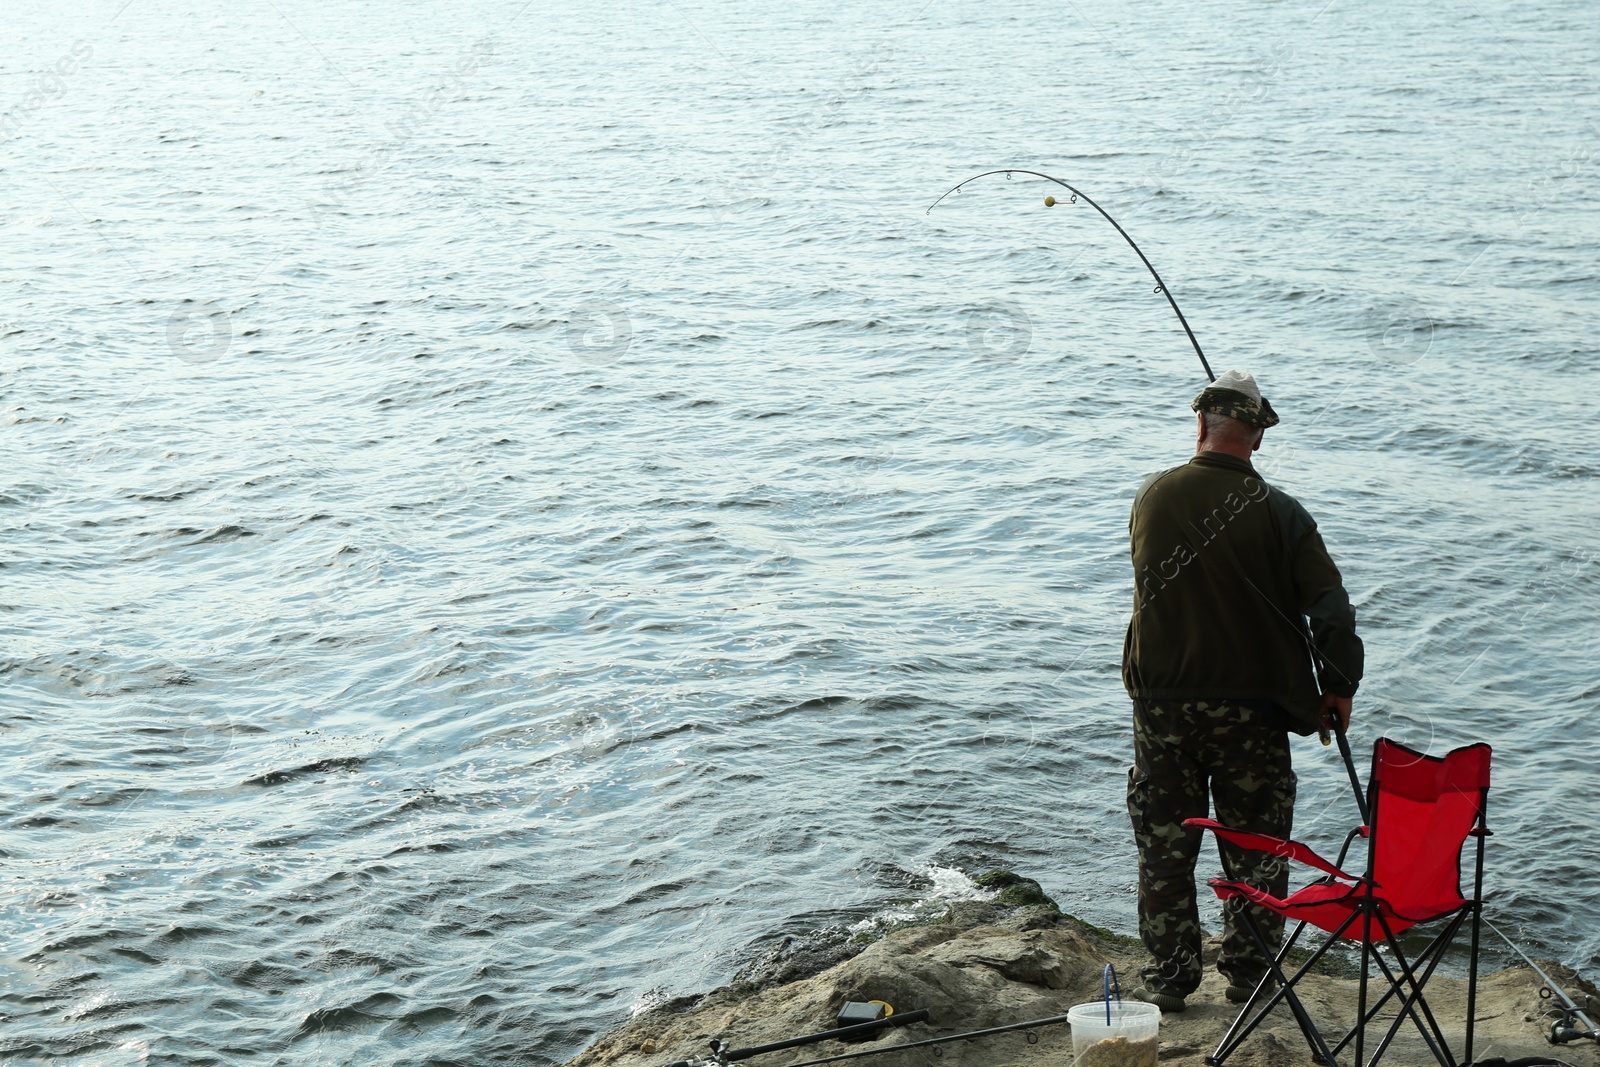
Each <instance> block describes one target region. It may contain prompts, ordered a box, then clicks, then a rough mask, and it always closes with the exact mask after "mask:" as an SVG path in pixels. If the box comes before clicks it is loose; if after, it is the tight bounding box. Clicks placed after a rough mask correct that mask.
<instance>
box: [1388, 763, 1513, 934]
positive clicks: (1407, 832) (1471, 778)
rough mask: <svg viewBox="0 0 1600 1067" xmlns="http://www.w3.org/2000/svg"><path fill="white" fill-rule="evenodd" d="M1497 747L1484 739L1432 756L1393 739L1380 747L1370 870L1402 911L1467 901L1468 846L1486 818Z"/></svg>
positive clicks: (1438, 908)
mask: <svg viewBox="0 0 1600 1067" xmlns="http://www.w3.org/2000/svg"><path fill="white" fill-rule="evenodd" d="M1490 752H1491V749H1490V748H1489V746H1488V745H1485V744H1481V743H1480V744H1476V745H1467V746H1466V747H1465V748H1458V749H1456V750H1455V751H1453V752H1451V753H1449V754H1448V755H1446V756H1443V757H1440V756H1428V755H1424V754H1423V753H1421V752H1418V751H1416V750H1414V749H1411V748H1408V747H1406V746H1405V745H1402V744H1400V743H1399V742H1398V741H1391V740H1389V739H1388V738H1387V737H1384V738H1380V739H1379V740H1378V743H1377V745H1376V746H1375V747H1374V748H1373V750H1372V777H1371V779H1370V780H1369V783H1368V788H1367V810H1368V811H1369V812H1370V813H1371V816H1372V823H1373V825H1372V828H1371V833H1372V839H1371V852H1370V861H1369V865H1368V873H1369V874H1370V875H1371V877H1372V878H1373V880H1374V881H1375V882H1376V883H1377V885H1378V887H1379V889H1378V892H1379V893H1380V894H1381V895H1382V896H1383V897H1384V898H1385V899H1386V900H1387V901H1388V902H1389V903H1390V904H1391V905H1392V906H1393V907H1394V908H1395V910H1396V911H1397V912H1398V913H1400V914H1401V915H1402V916H1405V915H1411V916H1415V917H1420V916H1421V915H1423V914H1424V913H1426V914H1428V915H1432V914H1438V913H1441V912H1443V911H1446V910H1448V909H1450V908H1454V907H1459V906H1460V905H1461V904H1462V902H1463V898H1462V896H1461V846H1462V844H1463V842H1465V841H1466V838H1467V834H1468V833H1470V832H1471V831H1472V828H1473V827H1474V826H1476V825H1480V824H1481V820H1482V818H1483V813H1484V804H1485V802H1486V799H1487V794H1488V790H1489V756H1490Z"/></svg>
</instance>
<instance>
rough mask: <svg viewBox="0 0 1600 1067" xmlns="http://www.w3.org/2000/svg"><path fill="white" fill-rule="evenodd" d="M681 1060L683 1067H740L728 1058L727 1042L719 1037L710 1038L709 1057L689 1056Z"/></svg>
mask: <svg viewBox="0 0 1600 1067" xmlns="http://www.w3.org/2000/svg"><path fill="white" fill-rule="evenodd" d="M681 1062H682V1064H683V1067H741V1065H740V1064H737V1063H734V1062H733V1061H732V1060H730V1059H728V1043H727V1042H726V1041H724V1040H722V1039H721V1038H720V1037H714V1038H712V1039H711V1055H710V1056H709V1057H706V1058H705V1059H694V1058H690V1059H687V1060H683V1061H681ZM673 1067H678V1064H673Z"/></svg>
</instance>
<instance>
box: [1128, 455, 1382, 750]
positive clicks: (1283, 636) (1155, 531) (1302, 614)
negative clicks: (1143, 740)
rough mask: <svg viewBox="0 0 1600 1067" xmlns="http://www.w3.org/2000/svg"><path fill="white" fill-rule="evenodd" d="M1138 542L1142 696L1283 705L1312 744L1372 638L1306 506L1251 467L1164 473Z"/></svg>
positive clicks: (1135, 532) (1136, 649)
mask: <svg viewBox="0 0 1600 1067" xmlns="http://www.w3.org/2000/svg"><path fill="white" fill-rule="evenodd" d="M1128 532H1129V536H1130V538H1131V539H1132V542H1133V571H1134V593H1133V618H1132V619H1131V620H1129V622H1128V635H1127V639H1126V640H1125V642H1124V643H1123V650H1122V681H1123V684H1124V685H1126V686H1127V688H1128V694H1129V695H1130V696H1132V697H1133V698H1134V699H1136V700H1179V699H1181V700H1208V699H1209V700H1230V701H1250V702H1267V701H1270V702H1272V703H1274V704H1276V705H1277V706H1278V707H1279V708H1281V709H1282V710H1283V711H1284V712H1285V713H1286V722H1285V725H1286V726H1288V727H1289V729H1291V730H1293V731H1295V732H1296V733H1300V734H1308V733H1311V732H1312V731H1313V730H1315V729H1316V728H1317V722H1318V717H1319V709H1320V706H1321V694H1322V692H1324V691H1329V692H1333V693H1337V694H1338V695H1339V696H1344V697H1349V696H1354V695H1355V692H1356V686H1357V684H1358V683H1359V682H1360V681H1361V670H1362V647H1361V638H1359V637H1357V636H1356V613H1355V608H1353V607H1352V606H1351V605H1350V598H1349V596H1347V595H1346V594H1345V591H1344V584H1343V581H1342V579H1341V578H1340V576H1339V568H1338V567H1336V566H1334V563H1333V559H1332V558H1331V557H1329V555H1328V550H1327V548H1326V547H1324V545H1323V543H1322V535H1321V534H1319V533H1317V524H1316V523H1315V522H1314V521H1312V518H1311V516H1310V515H1309V514H1307V512H1306V509H1305V508H1303V507H1301V506H1300V503H1299V501H1297V500H1295V499H1294V498H1293V497H1292V496H1289V495H1288V494H1287V493H1285V492H1283V491H1281V490H1278V489H1274V488H1272V487H1271V486H1269V485H1268V484H1267V483H1266V482H1264V481H1262V479H1261V477H1260V476H1259V475H1258V474H1256V472H1255V468H1253V467H1252V466H1251V465H1250V464H1249V463H1248V462H1247V461H1245V460H1242V459H1238V458H1236V457H1234V456H1230V455H1226V454H1224V453H1220V452H1201V453H1199V454H1197V455H1196V456H1195V457H1194V458H1193V459H1191V460H1190V461H1189V462H1188V463H1186V464H1184V465H1183V466H1181V467H1174V468H1173V469H1172V470H1169V471H1162V472H1161V473H1159V474H1153V475H1151V476H1150V477H1149V478H1146V479H1145V481H1144V484H1143V485H1141V486H1140V487H1139V492H1138V494H1137V495H1136V496H1135V497H1134V500H1133V513H1132V515H1131V516H1130V517H1129V520H1128Z"/></svg>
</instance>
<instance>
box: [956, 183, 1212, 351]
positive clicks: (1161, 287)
mask: <svg viewBox="0 0 1600 1067" xmlns="http://www.w3.org/2000/svg"><path fill="white" fill-rule="evenodd" d="M991 174H1004V175H1005V176H1006V181H1010V180H1011V176H1012V175H1013V174H1026V175H1029V176H1030V177H1034V178H1043V179H1045V180H1046V181H1051V182H1055V183H1056V184H1057V185H1059V186H1061V187H1062V188H1063V189H1066V190H1067V191H1069V192H1070V193H1072V199H1071V201H1070V203H1074V204H1075V203H1077V202H1078V198H1079V197H1082V198H1083V202H1084V203H1086V204H1088V205H1089V206H1090V207H1092V208H1094V209H1095V210H1096V211H1098V212H1100V216H1101V218H1103V219H1105V220H1106V221H1107V222H1109V223H1111V225H1113V226H1115V227H1116V228H1117V232H1118V233H1120V234H1121V235H1122V239H1123V240H1124V241H1127V242H1128V247H1129V248H1131V249H1133V250H1134V251H1135V252H1137V253H1138V254H1139V258H1140V259H1141V260H1143V261H1144V265H1145V269H1147V270H1148V271H1149V272H1150V277H1152V278H1154V279H1155V280H1156V292H1158V293H1160V294H1161V295H1162V296H1164V297H1166V298H1167V303H1169V304H1171V305H1172V310H1173V313H1174V314H1176V315H1177V316H1178V321H1179V322H1181V323H1182V324H1183V332H1184V333H1186V334H1188V335H1189V343H1190V344H1191V345H1193V346H1194V354H1195V355H1197V356H1199V357H1200V365H1201V366H1202V367H1204V368H1205V369H1206V379H1207V380H1208V381H1213V382H1214V381H1216V380H1217V376H1216V375H1215V374H1213V373H1211V364H1210V363H1208V362H1207V361H1206V354H1205V353H1204V352H1202V351H1201V350H1200V342H1199V341H1197V340H1196V339H1195V336H1194V331H1193V330H1191V329H1189V320H1188V319H1186V318H1184V317H1183V312H1182V311H1180V310H1179V309H1178V302H1177V301H1176V300H1174V299H1172V292H1171V291H1170V290H1169V289H1168V288H1167V283H1166V282H1164V281H1162V280H1161V275H1159V274H1157V273H1156V268H1155V267H1154V266H1152V265H1151V263H1150V259H1149V257H1148V256H1146V255H1145V254H1144V251H1143V250H1142V249H1141V248H1140V247H1139V246H1138V245H1137V244H1134V241H1133V238H1132V237H1129V236H1128V231H1127V230H1124V229H1123V228H1122V226H1121V225H1119V224H1118V222H1117V220H1116V219H1114V218H1112V217H1111V215H1110V213H1109V212H1107V211H1106V209H1105V208H1103V207H1101V206H1100V205H1099V204H1097V203H1095V202H1094V199H1093V198H1092V197H1090V196H1089V194H1088V193H1085V192H1084V191H1083V190H1081V189H1079V188H1077V187H1076V186H1072V185H1068V184H1067V183H1066V182H1064V181H1062V180H1061V179H1060V178H1054V177H1051V176H1050V175H1048V174H1041V173H1040V172H1039V171H1036V170H1017V169H1015V168H1007V169H1005V170H986V171H984V172H983V173H982V174H974V175H973V176H972V177H970V178H968V179H967V180H966V181H963V182H957V183H956V184H955V185H952V186H951V187H950V188H949V189H946V190H945V192H944V195H943V196H940V197H939V199H938V200H935V201H934V202H933V203H931V204H929V205H928V214H930V215H931V214H933V209H934V208H936V207H938V206H939V201H941V200H943V199H944V198H945V197H946V196H949V195H950V194H951V193H954V192H957V191H959V190H960V188H961V187H962V186H963V185H966V184H968V182H975V181H977V180H978V179H979V178H987V177H988V176H989V175H991ZM1055 205H1056V198H1055V197H1053V196H1047V197H1045V198H1044V206H1045V207H1055Z"/></svg>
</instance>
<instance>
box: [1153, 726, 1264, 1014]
mask: <svg viewBox="0 0 1600 1067" xmlns="http://www.w3.org/2000/svg"><path fill="white" fill-rule="evenodd" d="M1133 759H1134V763H1133V767H1132V768H1130V769H1129V771H1128V816H1129V818H1130V819H1131V820H1132V821H1133V837H1134V842H1135V843H1136V844H1137V845H1138V847H1139V936H1140V938H1141V939H1142V940H1143V941H1144V944H1145V948H1146V949H1148V950H1149V952H1150V955H1151V957H1152V963H1151V964H1150V966H1148V967H1147V968H1145V970H1144V972H1143V977H1144V980H1145V982H1146V984H1148V985H1150V986H1151V987H1152V988H1153V989H1156V990H1158V991H1160V992H1163V993H1175V994H1177V995H1178V996H1188V995H1189V994H1190V993H1193V992H1194V991H1195V989H1196V988H1197V987H1198V986H1199V985H1200V975H1201V971H1202V967H1201V963H1200V915H1199V910H1198V908H1197V906H1196V901H1195V884H1194V871H1195V862H1196V860H1198V859H1199V856H1200V850H1201V847H1202V845H1204V844H1205V842H1204V841H1203V839H1202V838H1203V836H1205V835H1202V834H1201V833H1200V831H1198V830H1186V829H1184V827H1183V820H1185V819H1193V818H1203V817H1205V816H1206V815H1207V814H1208V812H1207V810H1206V808H1207V797H1208V794H1209V798H1210V800H1211V801H1212V802H1214V803H1215V805H1216V816H1215V818H1216V820H1217V821H1218V822H1220V823H1223V824H1224V825H1227V826H1232V827H1235V828H1237V829H1240V830H1250V831H1253V832H1256V833H1263V834H1272V835H1273V836H1275V837H1284V838H1287V837H1288V836H1289V830H1290V827H1291V825H1292V823H1293V820H1294V791H1295V776H1294V771H1293V770H1291V769H1290V763H1289V737H1288V732H1287V731H1286V730H1285V729H1284V728H1283V726H1282V725H1280V724H1278V723H1277V722H1274V721H1271V717H1270V716H1269V715H1267V714H1266V713H1263V712H1261V711H1258V710H1255V709H1252V708H1247V707H1243V706H1241V705H1237V704H1225V703H1216V702H1211V703H1207V702H1204V701H1191V702H1187V703H1183V702H1178V701H1172V702H1167V703H1160V704H1156V703H1147V702H1142V701H1135V702H1134V708H1133ZM1223 849H1224V854H1225V855H1226V857H1227V863H1228V869H1229V870H1231V871H1232V872H1233V875H1234V877H1236V878H1239V879H1242V880H1243V881H1247V882H1249V883H1250V884H1252V885H1255V886H1257V887H1259V888H1261V889H1265V890H1266V891H1268V892H1269V893H1272V894H1273V895H1275V896H1280V897H1281V896H1283V895H1284V892H1285V890H1286V888H1287V883H1288V865H1287V864H1286V863H1285V861H1284V860H1283V858H1282V857H1281V856H1273V855H1269V854H1267V853H1262V852H1245V851H1243V850H1240V849H1238V848H1236V847H1234V846H1233V845H1227V844H1225V845H1223ZM1241 905H1242V902H1241V901H1231V902H1229V903H1228V905H1227V907H1226V908H1225V909H1224V921H1223V931H1222V952H1221V956H1220V958H1219V959H1218V961H1217V969H1218V970H1220V971H1221V972H1222V973H1223V974H1225V975H1227V976H1228V978H1229V979H1230V981H1232V982H1233V983H1235V984H1254V983H1255V981H1256V980H1257V979H1258V978H1260V976H1261V975H1262V974H1263V973H1264V972H1265V971H1266V961H1264V960H1262V959H1261V958H1260V956H1261V953H1260V950H1259V949H1258V948H1257V947H1256V944H1255V941H1254V939H1253V938H1251V936H1250V931H1249V930H1247V929H1245V928H1244V926H1243V924H1242V923H1236V922H1235V920H1234V916H1233V909H1234V908H1236V907H1239V906H1241ZM1250 910H1251V914H1252V915H1253V916H1254V917H1255V919H1256V922H1257V924H1258V926H1259V927H1260V929H1261V932H1262V934H1263V936H1264V937H1265V938H1266V940H1267V944H1268V945H1269V946H1270V947H1272V948H1274V949H1276V947H1277V946H1278V945H1279V944H1280V943H1281V941H1282V938H1283V919H1282V917H1281V916H1278V915H1275V914H1273V913H1271V912H1268V911H1265V910H1264V909H1262V908H1259V907H1256V906H1254V905H1251V906H1250Z"/></svg>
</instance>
